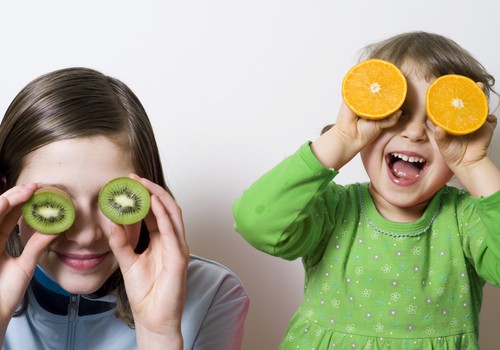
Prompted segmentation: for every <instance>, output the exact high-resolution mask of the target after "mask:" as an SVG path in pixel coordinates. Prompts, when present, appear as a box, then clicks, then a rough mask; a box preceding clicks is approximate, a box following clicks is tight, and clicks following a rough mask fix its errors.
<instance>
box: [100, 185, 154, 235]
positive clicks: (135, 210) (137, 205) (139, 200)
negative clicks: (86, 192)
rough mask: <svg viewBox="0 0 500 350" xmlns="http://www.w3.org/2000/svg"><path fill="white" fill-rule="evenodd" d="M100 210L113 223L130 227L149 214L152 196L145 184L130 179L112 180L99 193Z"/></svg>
mask: <svg viewBox="0 0 500 350" xmlns="http://www.w3.org/2000/svg"><path fill="white" fill-rule="evenodd" d="M98 203H99V208H100V209H101V211H102V213H103V214H104V215H105V216H106V217H107V218H109V219H110V220H111V221H113V222H115V223H117V224H121V225H130V224H134V223H136V222H139V221H141V220H142V219H144V217H145V216H146V215H147V214H148V212H149V208H150V206H151V196H150V194H149V191H148V190H147V188H146V187H144V185H143V184H141V183H140V182H138V181H136V180H133V179H131V178H129V177H118V178H116V179H113V180H111V181H110V182H108V183H107V184H106V185H104V186H103V187H102V188H101V191H100V192H99V199H98Z"/></svg>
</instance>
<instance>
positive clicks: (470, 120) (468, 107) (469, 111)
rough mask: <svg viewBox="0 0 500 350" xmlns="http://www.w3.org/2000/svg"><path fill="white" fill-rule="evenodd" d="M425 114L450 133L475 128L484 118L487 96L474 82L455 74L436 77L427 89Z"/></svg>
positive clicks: (463, 132)
mask: <svg viewBox="0 0 500 350" xmlns="http://www.w3.org/2000/svg"><path fill="white" fill-rule="evenodd" d="M426 105H427V116H428V117H429V119H430V120H431V122H432V123H434V124H435V125H439V126H440V127H442V128H443V129H444V130H446V132H447V133H449V134H451V135H465V134H469V133H471V132H474V131H476V130H477V129H479V128H480V127H481V126H482V125H483V124H484V123H485V122H486V118H488V99H487V98H486V94H485V93H484V91H483V90H482V89H481V88H480V87H479V86H478V85H477V84H476V82H475V81H474V80H472V79H470V78H468V77H465V76H463V75H457V74H448V75H443V76H441V77H439V78H437V79H436V80H435V81H434V82H433V83H432V84H431V85H430V86H429V88H428V89H427V97H426Z"/></svg>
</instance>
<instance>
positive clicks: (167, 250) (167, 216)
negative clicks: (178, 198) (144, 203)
mask: <svg viewBox="0 0 500 350" xmlns="http://www.w3.org/2000/svg"><path fill="white" fill-rule="evenodd" d="M151 200H152V201H151V209H152V210H153V213H154V215H155V217H156V222H157V225H158V230H159V231H160V237H161V241H162V245H163V250H162V251H163V253H164V256H165V254H167V256H165V257H166V258H169V257H170V256H168V255H170V254H172V253H173V254H174V255H175V256H176V257H177V258H181V259H183V258H185V257H186V256H187V255H188V254H189V253H188V252H189V248H188V245H187V241H186V235H185V232H184V224H182V223H175V221H174V219H173V215H175V216H178V217H179V216H181V214H180V208H179V207H178V206H177V205H176V208H175V209H172V208H170V210H169V209H168V208H167V207H166V206H165V203H163V202H162V201H161V200H160V199H159V198H158V197H157V196H155V195H153V196H152V198H151ZM171 212H175V213H174V214H173V215H172V214H171ZM181 221H182V220H181ZM173 247H175V248H174V249H172V248H173Z"/></svg>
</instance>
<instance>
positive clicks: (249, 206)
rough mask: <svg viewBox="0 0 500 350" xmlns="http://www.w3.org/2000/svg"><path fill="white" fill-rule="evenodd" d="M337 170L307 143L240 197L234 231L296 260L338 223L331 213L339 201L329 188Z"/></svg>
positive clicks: (256, 244)
mask: <svg viewBox="0 0 500 350" xmlns="http://www.w3.org/2000/svg"><path fill="white" fill-rule="evenodd" d="M336 174H337V172H336V171H334V170H332V169H327V168H325V167H324V166H323V165H322V164H321V163H320V162H319V161H318V160H317V158H316V157H315V155H314V154H313V152H312V150H311V148H310V143H309V142H308V143H306V144H304V145H303V146H302V147H300V148H299V150H298V151H297V152H296V153H294V154H293V155H291V156H289V157H288V158H286V159H285V160H283V161H282V162H281V163H280V164H278V165H277V166H276V167H274V168H273V169H271V170H270V171H269V172H267V173H266V174H264V175H263V176H262V177H261V178H260V179H258V180H257V181H256V182H255V183H254V184H252V185H251V186H250V187H249V188H248V189H247V190H245V191H244V192H243V194H242V196H241V197H240V198H238V199H237V201H236V202H235V204H234V205H233V208H232V210H233V216H234V220H235V230H236V231H237V232H239V233H240V234H241V235H242V236H243V238H244V239H245V240H246V241H248V242H249V243H250V244H251V245H252V246H254V247H255V248H257V249H259V250H261V251H263V252H266V253H268V254H271V255H275V256H280V257H282V258H285V259H289V260H293V259H296V258H298V257H302V256H304V255H306V254H308V253H310V252H311V251H312V250H314V248H315V246H316V245H318V243H319V242H320V241H321V240H322V237H323V235H324V234H325V232H326V231H328V229H329V228H330V231H331V227H332V226H333V224H334V223H333V222H332V220H333V219H332V216H330V214H329V213H330V211H331V210H332V209H333V208H330V206H331V205H334V204H332V203H333V202H335V201H334V200H329V198H328V197H331V191H330V192H327V191H326V189H327V188H328V186H329V184H330V183H331V180H332V179H333V178H334V176H335V175H336ZM328 193H330V194H328ZM330 199H332V198H330Z"/></svg>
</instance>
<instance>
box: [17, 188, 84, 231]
mask: <svg viewBox="0 0 500 350" xmlns="http://www.w3.org/2000/svg"><path fill="white" fill-rule="evenodd" d="M55 211H58V212H57V214H56V215H54V214H55ZM22 213H23V218H24V221H25V222H26V223H27V224H28V225H29V226H30V227H31V228H33V229H34V230H35V231H38V232H40V233H43V234H47V235H55V234H59V233H61V232H64V231H67V230H68V229H69V228H70V227H71V226H72V225H73V223H74V222H75V206H74V204H73V201H72V200H71V198H70V197H69V195H68V194H67V193H66V192H64V191H63V190H61V189H60V188H57V187H50V186H47V187H42V188H40V189H38V190H37V191H35V192H34V193H33V195H32V196H31V197H30V199H28V200H27V201H26V202H25V203H24V204H23V207H22Z"/></svg>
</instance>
